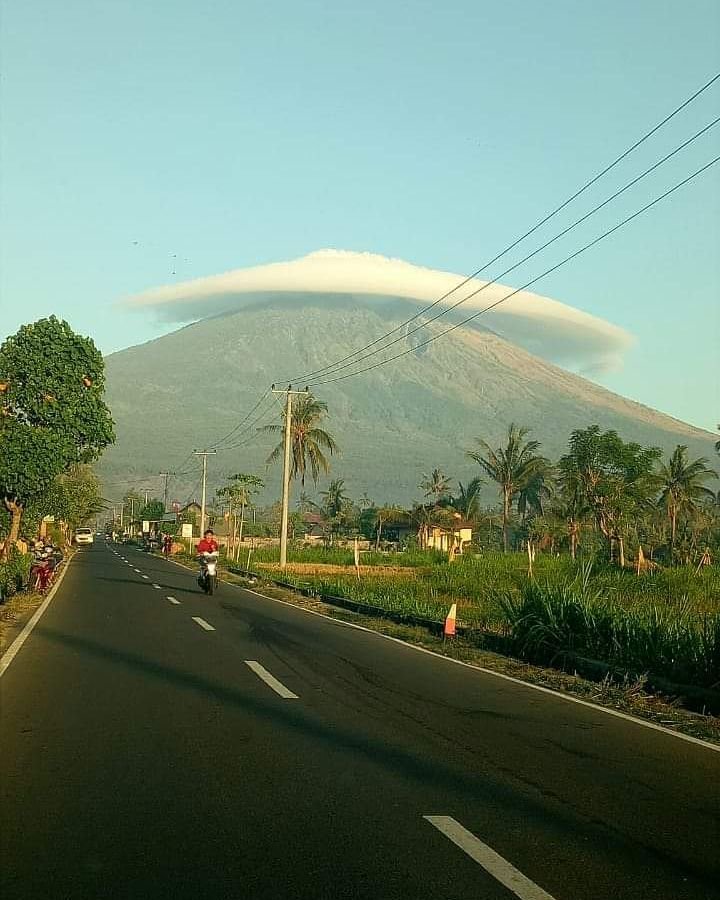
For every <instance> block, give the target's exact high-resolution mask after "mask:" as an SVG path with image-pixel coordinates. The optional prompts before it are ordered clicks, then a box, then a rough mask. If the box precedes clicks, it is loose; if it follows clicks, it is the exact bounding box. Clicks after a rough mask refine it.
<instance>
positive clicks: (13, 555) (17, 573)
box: [0, 550, 32, 603]
mask: <svg viewBox="0 0 720 900" xmlns="http://www.w3.org/2000/svg"><path fill="white" fill-rule="evenodd" d="M31 565H32V556H31V555H30V554H29V553H19V552H18V551H17V550H12V551H11V552H10V558H9V559H8V561H7V562H5V563H0V603H4V602H5V601H6V600H7V599H8V598H9V597H12V595H13V594H17V593H18V592H19V591H21V590H22V589H23V588H24V587H26V586H27V583H28V581H29V578H30V567H31Z"/></svg>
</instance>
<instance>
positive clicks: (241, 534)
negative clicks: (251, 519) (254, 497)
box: [238, 503, 245, 544]
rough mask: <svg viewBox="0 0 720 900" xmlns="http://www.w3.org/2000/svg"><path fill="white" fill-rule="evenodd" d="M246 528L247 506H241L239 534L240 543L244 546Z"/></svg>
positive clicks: (242, 504)
mask: <svg viewBox="0 0 720 900" xmlns="http://www.w3.org/2000/svg"><path fill="white" fill-rule="evenodd" d="M244 527H245V504H244V503H241V504H240V532H239V533H238V543H239V544H242V539H243V528H244Z"/></svg>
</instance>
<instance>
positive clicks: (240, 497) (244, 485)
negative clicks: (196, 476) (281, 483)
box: [216, 472, 265, 553]
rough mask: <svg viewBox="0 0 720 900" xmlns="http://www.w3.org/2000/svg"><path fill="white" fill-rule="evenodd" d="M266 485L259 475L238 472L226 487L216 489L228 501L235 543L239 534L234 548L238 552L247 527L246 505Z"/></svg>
mask: <svg viewBox="0 0 720 900" xmlns="http://www.w3.org/2000/svg"><path fill="white" fill-rule="evenodd" d="M264 487H265V482H264V481H263V480H262V478H258V476H257V475H249V474H247V473H245V472H238V474H237V475H233V476H232V477H231V478H230V479H229V483H228V484H227V485H225V487H222V488H220V489H219V490H217V491H216V494H217V496H218V497H220V498H223V499H225V500H226V501H227V502H228V506H229V513H230V516H231V518H232V523H233V524H232V540H233V543H235V538H236V536H237V539H238V542H237V546H236V547H235V548H234V549H235V551H236V553H237V551H239V548H240V544H241V543H242V539H243V529H244V527H245V507H247V506H250V505H251V504H252V495H253V494H257V493H258V491H261V490H262V489H263V488H264ZM238 508H239V509H240V530H239V533H237V534H236V532H237V510H238Z"/></svg>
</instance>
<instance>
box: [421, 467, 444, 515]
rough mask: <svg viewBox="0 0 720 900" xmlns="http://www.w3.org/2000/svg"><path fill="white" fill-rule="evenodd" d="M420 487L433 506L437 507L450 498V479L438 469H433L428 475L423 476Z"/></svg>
mask: <svg viewBox="0 0 720 900" xmlns="http://www.w3.org/2000/svg"><path fill="white" fill-rule="evenodd" d="M420 487H421V488H422V489H423V491H425V496H426V497H428V498H430V499H431V500H432V503H433V506H439V505H440V503H441V502H442V501H443V500H447V499H448V498H449V497H450V479H449V478H448V476H447V475H445V474H444V473H443V472H441V471H440V469H433V470H432V472H431V473H430V474H429V475H423V480H422V481H421V482H420Z"/></svg>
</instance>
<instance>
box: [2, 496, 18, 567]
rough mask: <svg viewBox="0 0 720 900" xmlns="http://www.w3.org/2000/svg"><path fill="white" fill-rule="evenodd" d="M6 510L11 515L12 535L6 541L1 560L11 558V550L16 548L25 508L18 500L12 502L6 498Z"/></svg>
mask: <svg viewBox="0 0 720 900" xmlns="http://www.w3.org/2000/svg"><path fill="white" fill-rule="evenodd" d="M5 509H6V510H7V511H8V512H9V513H10V516H11V519H10V533H9V534H8V536H7V539H6V541H5V546H4V547H3V551H2V556H0V559H4V560H6V559H7V558H8V557H9V556H10V548H11V547H14V546H15V543H16V541H17V539H18V537H19V536H20V521H21V519H22V514H23V506H22V503H18V502H17V500H10V499H8V498H7V497H6V498H5Z"/></svg>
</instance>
